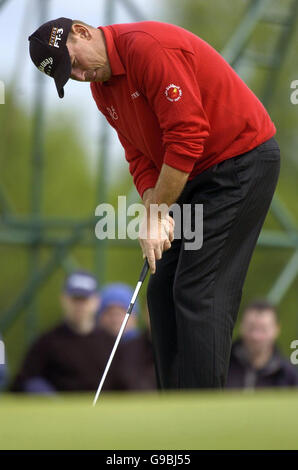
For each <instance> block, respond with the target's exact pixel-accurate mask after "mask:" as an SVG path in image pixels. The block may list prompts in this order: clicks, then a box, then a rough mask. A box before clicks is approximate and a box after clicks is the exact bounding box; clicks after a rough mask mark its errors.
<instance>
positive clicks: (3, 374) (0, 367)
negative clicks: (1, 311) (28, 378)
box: [0, 335, 7, 391]
mask: <svg viewBox="0 0 298 470" xmlns="http://www.w3.org/2000/svg"><path fill="white" fill-rule="evenodd" d="M1 341H2V340H1V335H0V391H1V390H3V388H4V387H5V385H6V381H7V367H6V364H5V351H4V345H3V343H1Z"/></svg>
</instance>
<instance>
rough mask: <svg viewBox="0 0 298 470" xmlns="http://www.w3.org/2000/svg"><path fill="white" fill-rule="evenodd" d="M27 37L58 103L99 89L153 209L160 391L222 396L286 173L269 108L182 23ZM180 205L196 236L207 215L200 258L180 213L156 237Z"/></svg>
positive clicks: (146, 245)
mask: <svg viewBox="0 0 298 470" xmlns="http://www.w3.org/2000/svg"><path fill="white" fill-rule="evenodd" d="M29 40H30V55H31V58H32V60H33V62H34V64H35V65H36V66H37V67H38V68H39V70H41V71H42V72H45V73H46V74H48V75H50V76H51V77H53V78H54V80H55V84H56V87H57V91H58V95H59V97H60V98H62V97H63V96H64V85H65V84H66V82H67V81H68V80H69V79H70V78H72V79H74V80H78V81H82V82H91V92H92V95H93V98H94V100H95V101H96V104H97V106H98V109H99V110H100V112H101V113H103V114H104V116H105V117H106V119H107V121H108V122H109V123H110V124H111V126H112V127H113V128H114V129H115V130H116V132H117V134H118V136H119V140H120V141H121V143H122V145H123V147H124V149H125V156H126V160H127V161H128V164H129V170H130V173H131V174H132V177H133V181H134V184H135V186H136V188H137V190H138V192H139V194H140V196H141V198H142V200H143V203H144V205H145V208H146V216H145V218H144V220H143V222H142V223H141V226H140V233H139V240H140V244H141V247H142V251H143V256H144V257H147V259H148V262H149V265H150V269H151V273H152V274H151V276H150V280H149V285H148V293H147V296H148V307H149V314H150V321H151V330H152V340H153V347H154V355H155V364H156V373H157V381H158V385H159V387H160V388H162V389H169V388H171V389H172V388H187V389H188V388H220V387H223V386H224V385H225V381H226V376H227V370H228V365H229V357H230V350H231V340H232V332H233V327H234V324H235V320H236V317H237V312H238V309H239V305H240V300H241V294H242V288H243V284H244V280H245V277H246V273H247V269H248V266H249V262H250V259H251V256H252V253H253V250H254V248H255V245H256V242H257V239H258V236H259V233H260V230H261V228H262V225H263V223H264V220H265V217H266V214H267V212H268V209H269V206H270V203H271V200H272V197H273V194H274V191H275V188H276V184H277V180H278V175H279V171H280V152H279V146H278V143H277V142H276V140H275V139H274V135H275V132H276V129H275V126H274V124H273V122H272V121H271V119H270V117H269V115H268V113H267V111H266V110H265V108H264V107H263V105H262V104H261V102H260V101H259V100H258V99H257V97H256V96H255V95H254V94H253V93H252V91H251V90H250V89H249V88H248V87H247V86H246V85H245V83H244V82H243V81H242V80H241V79H240V78H239V76H238V75H237V74H236V73H235V71H234V70H233V69H232V68H231V67H230V66H229V64H228V63H227V62H226V61H225V60H224V59H223V58H222V57H221V56H220V54H218V53H217V52H216V51H215V50H214V49H213V48H212V47H211V46H210V45H209V44H207V43H206V42H205V41H203V40H202V39H200V38H199V37H197V36H195V35H194V34H192V33H190V32H189V31H186V30H184V29H182V28H180V27H178V26H174V25H170V24H166V23H160V22H154V21H147V22H139V23H130V24H115V25H110V26H101V27H99V28H94V27H92V26H90V25H87V24H85V23H83V22H82V21H72V20H70V19H68V18H59V19H56V20H54V21H50V22H48V23H45V24H44V25H42V26H41V27H40V28H39V29H38V30H37V31H35V32H34V33H33V34H32V35H31V36H30V38H29ZM173 203H177V204H178V206H179V207H181V209H182V211H184V210H186V209H184V208H188V209H189V207H190V208H191V217H192V220H191V224H192V228H194V227H195V216H196V212H197V208H199V207H202V208H203V225H202V226H201V228H200V227H199V228H198V229H202V227H203V229H202V233H203V242H202V244H200V246H199V248H197V249H196V250H194V249H188V248H187V246H189V239H187V240H186V237H185V236H184V234H183V232H182V236H181V237H179V238H174V220H173V217H174V218H175V215H174V212H169V211H168V210H163V211H161V213H160V214H159V217H158V224H157V227H158V230H155V231H154V232H153V230H151V226H152V227H153V226H155V227H156V224H154V223H153V222H152V217H153V215H152V214H153V212H154V211H153V210H152V208H153V207H154V205H155V204H158V205H160V204H165V205H166V206H164V207H168V208H169V207H170V206H171V205H172V204H173ZM182 215H183V214H182ZM172 216H173V217H172ZM181 220H183V217H182V218H181ZM151 222H152V224H151ZM180 223H181V224H182V225H183V223H182V222H180V220H176V225H177V224H180ZM195 228H196V227H195ZM182 229H183V226H182ZM175 230H176V228H175ZM188 232H189V230H188ZM194 237H195V235H194ZM186 242H187V243H186Z"/></svg>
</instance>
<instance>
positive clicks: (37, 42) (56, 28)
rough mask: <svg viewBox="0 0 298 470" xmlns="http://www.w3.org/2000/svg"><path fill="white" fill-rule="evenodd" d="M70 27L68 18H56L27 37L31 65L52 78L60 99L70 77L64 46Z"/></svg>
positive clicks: (68, 61) (68, 58) (69, 64)
mask: <svg viewBox="0 0 298 470" xmlns="http://www.w3.org/2000/svg"><path fill="white" fill-rule="evenodd" d="M71 27H72V20H71V19H69V18H63V17H62V18H57V19H56V20H53V21H48V22H47V23H44V24H43V25H41V26H40V27H39V28H38V29H37V30H36V31H35V32H34V33H33V34H31V36H29V38H28V39H29V42H30V46H29V51H30V56H31V59H32V61H33V63H34V64H35V65H36V67H37V68H38V69H39V70H40V71H41V72H44V73H46V74H47V75H49V76H50V77H53V78H54V80H55V84H56V88H57V91H58V95H59V97H60V98H63V96H64V89H63V87H64V85H65V84H66V83H67V81H68V80H69V78H70V75H71V59H70V55H69V52H68V49H67V46H66V41H67V38H68V34H69V32H70V30H71Z"/></svg>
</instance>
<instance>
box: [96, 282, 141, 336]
mask: <svg viewBox="0 0 298 470" xmlns="http://www.w3.org/2000/svg"><path fill="white" fill-rule="evenodd" d="M132 296H133V289H132V288H131V287H130V286H128V285H127V284H122V283H120V282H118V283H114V284H108V285H107V286H105V287H104V288H103V289H102V291H101V304H100V309H99V312H98V325H99V326H100V327H101V328H102V329H104V330H105V331H107V332H108V333H109V334H110V335H112V336H114V337H116V336H117V335H118V333H119V330H120V327H121V324H122V322H123V319H124V317H125V314H126V310H127V309H128V306H129V304H130V301H131V298H132ZM139 311H140V307H139V303H138V300H136V302H135V305H134V308H133V311H132V314H131V315H130V318H129V320H128V322H127V325H126V327H125V331H124V333H123V336H122V339H121V341H122V342H124V341H127V340H130V339H132V338H136V337H137V336H139V334H140V331H139V329H138V326H137V323H138V320H137V315H138V313H139Z"/></svg>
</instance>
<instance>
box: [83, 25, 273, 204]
mask: <svg viewBox="0 0 298 470" xmlns="http://www.w3.org/2000/svg"><path fill="white" fill-rule="evenodd" d="M100 29H101V30H102V31H103V33H104V36H105V40H106V45H107V52H108V57H109V62H110V65H111V70H112V76H111V78H110V80H108V81H107V82H102V83H99V82H97V83H91V90H92V94H93V97H94V99H95V101H96V103H97V106H98V108H99V110H100V111H101V112H102V113H103V114H104V115H105V117H106V119H107V120H108V122H109V123H110V124H111V125H112V126H113V127H114V128H115V129H116V131H117V133H118V136H119V139H120V141H121V143H122V145H123V147H124V149H125V156H126V159H127V161H128V163H129V169H130V172H131V174H132V176H133V180H134V184H135V186H136V188H137V190H138V192H139V194H140V195H141V196H142V195H143V192H144V191H145V190H146V189H148V188H152V187H154V186H155V184H156V181H157V179H158V176H159V173H160V170H161V167H162V164H163V163H166V164H167V165H169V166H171V167H173V168H176V169H178V170H181V171H184V172H187V173H190V175H189V179H192V178H193V177H194V176H196V175H197V174H199V173H201V172H202V171H204V170H206V169H207V168H208V167H210V166H212V165H214V164H216V163H219V162H221V161H222V160H226V159H228V158H231V157H234V156H236V155H240V154H241V153H245V152H247V151H249V150H251V149H253V148H254V147H256V146H257V145H259V144H261V143H263V142H265V141H266V140H268V139H269V138H270V137H272V136H273V135H274V134H275V132H276V129H275V126H274V124H273V122H272V121H271V119H270V117H269V115H268V113H267V111H266V110H265V108H264V106H263V105H262V103H261V102H260V101H259V100H258V98H257V97H256V96H255V95H254V93H253V92H252V91H251V90H250V89H249V88H248V87H247V86H246V85H245V83H244V82H243V81H242V80H241V79H240V77H239V76H238V75H237V74H236V72H235V71H234V70H233V69H232V67H230V65H229V64H228V63H227V62H226V61H225V60H224V59H223V58H222V57H221V56H220V54H219V53H218V52H216V51H215V50H214V49H213V48H212V47H211V46H210V45H209V44H207V43H206V42H205V41H203V40H202V39H200V38H199V37H197V36H195V35H194V34H192V33H190V32H189V31H186V30H185V29H182V28H180V27H178V26H174V25H170V24H166V23H160V22H155V21H146V22H140V23H129V24H116V25H110V26H104V27H100Z"/></svg>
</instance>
